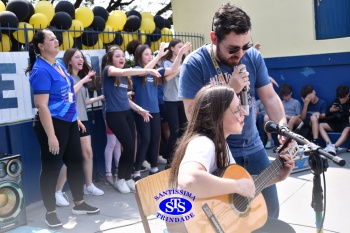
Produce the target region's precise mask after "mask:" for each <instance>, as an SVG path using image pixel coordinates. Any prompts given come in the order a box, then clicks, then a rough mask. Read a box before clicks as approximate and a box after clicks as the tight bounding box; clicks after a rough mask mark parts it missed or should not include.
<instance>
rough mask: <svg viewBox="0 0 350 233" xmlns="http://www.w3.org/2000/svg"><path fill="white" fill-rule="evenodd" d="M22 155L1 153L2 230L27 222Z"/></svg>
mask: <svg viewBox="0 0 350 233" xmlns="http://www.w3.org/2000/svg"><path fill="white" fill-rule="evenodd" d="M21 173H22V162H21V160H20V155H11V154H5V153H0V232H5V231H8V230H10V229H13V228H16V227H18V226H21V225H25V224H27V219H26V210H25V205H24V193H23V189H22V178H21Z"/></svg>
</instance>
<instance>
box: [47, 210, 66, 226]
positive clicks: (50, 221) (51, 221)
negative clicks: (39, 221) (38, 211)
mask: <svg viewBox="0 0 350 233" xmlns="http://www.w3.org/2000/svg"><path fill="white" fill-rule="evenodd" d="M45 223H46V225H48V226H49V227H51V228H58V227H62V222H61V221H60V220H59V219H58V218H57V214H56V212H53V213H50V214H46V216H45Z"/></svg>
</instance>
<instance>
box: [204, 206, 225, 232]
mask: <svg viewBox="0 0 350 233" xmlns="http://www.w3.org/2000/svg"><path fill="white" fill-rule="evenodd" d="M202 209H203V211H204V213H205V215H207V217H208V219H209V221H210V222H211V224H212V226H213V228H214V230H215V231H216V232H217V233H225V231H224V229H222V227H221V225H220V223H219V221H218V219H217V218H216V217H215V215H214V213H213V212H212V211H211V209H210V208H209V206H208V204H204V205H203V206H202Z"/></svg>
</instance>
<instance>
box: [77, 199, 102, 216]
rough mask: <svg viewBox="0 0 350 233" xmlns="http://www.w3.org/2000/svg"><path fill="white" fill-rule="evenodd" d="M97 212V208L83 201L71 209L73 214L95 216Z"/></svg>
mask: <svg viewBox="0 0 350 233" xmlns="http://www.w3.org/2000/svg"><path fill="white" fill-rule="evenodd" d="M99 212H100V209H99V208H96V207H93V206H91V205H88V204H86V202H85V201H83V203H81V204H80V205H74V207H73V209H72V213H73V214H97V213H99Z"/></svg>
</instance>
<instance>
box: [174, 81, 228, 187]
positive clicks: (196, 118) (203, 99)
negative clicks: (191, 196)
mask: <svg viewBox="0 0 350 233" xmlns="http://www.w3.org/2000/svg"><path fill="white" fill-rule="evenodd" d="M233 98H235V92H234V90H233V89H232V88H231V87H229V86H227V85H211V84H210V85H207V86H204V87H203V88H202V89H201V90H199V92H198V93H197V95H196V97H195V99H194V102H193V108H192V111H191V119H190V120H189V122H188V125H187V128H186V131H185V133H184V135H183V136H182V138H181V139H179V140H178V141H177V144H176V149H175V154H174V161H173V162H172V166H171V171H170V177H169V185H170V187H172V188H176V187H177V185H178V183H177V179H178V175H179V167H180V164H181V161H182V159H183V157H184V155H185V152H186V149H187V145H188V143H189V142H190V141H192V140H193V139H194V138H196V137H199V136H206V137H208V138H210V139H211V140H212V141H213V142H214V145H215V160H216V164H217V166H218V168H222V167H226V166H228V165H229V156H228V153H227V146H226V139H225V136H224V131H223V117H224V113H225V111H226V110H227V109H228V108H229V106H230V104H231V102H232V100H233ZM193 156H195V155H193Z"/></svg>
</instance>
